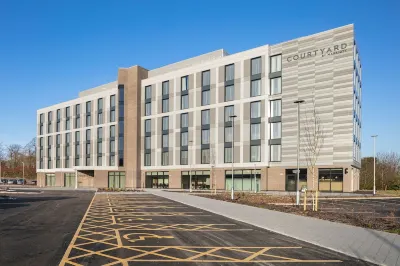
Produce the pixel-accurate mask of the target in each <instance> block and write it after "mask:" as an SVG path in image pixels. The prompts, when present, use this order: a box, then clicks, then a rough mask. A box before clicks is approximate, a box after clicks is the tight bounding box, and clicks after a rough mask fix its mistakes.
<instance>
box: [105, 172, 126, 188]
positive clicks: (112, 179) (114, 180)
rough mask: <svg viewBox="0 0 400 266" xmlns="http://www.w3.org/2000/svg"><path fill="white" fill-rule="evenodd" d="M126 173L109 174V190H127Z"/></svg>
mask: <svg viewBox="0 0 400 266" xmlns="http://www.w3.org/2000/svg"><path fill="white" fill-rule="evenodd" d="M125 179H126V178H125V172H108V187H109V188H125V181H126V180H125Z"/></svg>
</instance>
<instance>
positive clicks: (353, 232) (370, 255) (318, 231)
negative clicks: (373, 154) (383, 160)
mask: <svg viewBox="0 0 400 266" xmlns="http://www.w3.org/2000/svg"><path fill="white" fill-rule="evenodd" d="M152 193H153V194H155V195H159V196H162V197H165V198H168V199H171V200H175V201H178V202H181V203H184V204H187V205H191V206H193V207H197V208H200V209H204V210H207V211H210V212H214V213H217V214H220V215H223V216H226V217H229V218H232V219H235V220H238V221H241V222H245V223H249V224H252V225H255V226H258V227H260V228H264V229H268V230H270V231H273V232H276V233H279V234H283V235H286V236H290V237H293V238H296V239H299V240H303V241H306V242H309V243H312V244H316V245H319V246H322V247H325V248H328V249H332V250H335V251H338V252H341V253H344V254H347V255H350V256H353V257H356V258H360V259H362V260H366V261H370V262H374V263H377V264H380V265H390V266H393V265H400V236H399V235H396V234H390V233H385V232H380V231H376V230H371V229H365V228H361V227H355V226H350V225H346V224H341V223H334V222H329V221H324V220H320V219H315V218H310V217H304V216H298V215H293V214H288V213H282V212H277V211H271V210H266V209H261V208H256V207H251V206H246V205H239V204H236V203H230V202H225V201H219V200H213V199H208V198H203V197H197V196H192V195H188V194H186V193H175V192H167V191H160V190H153V191H152Z"/></svg>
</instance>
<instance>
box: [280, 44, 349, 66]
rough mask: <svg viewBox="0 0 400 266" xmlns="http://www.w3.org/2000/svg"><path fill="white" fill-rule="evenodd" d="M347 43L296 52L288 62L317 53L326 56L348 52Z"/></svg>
mask: <svg viewBox="0 0 400 266" xmlns="http://www.w3.org/2000/svg"><path fill="white" fill-rule="evenodd" d="M347 50H348V49H347V43H342V44H340V45H334V46H332V47H328V48H326V47H325V48H322V49H316V50H313V51H310V52H304V53H300V54H296V55H293V56H289V57H288V58H287V61H288V62H292V61H297V60H300V59H305V58H310V57H316V56H317V55H319V56H321V57H325V56H328V55H335V54H341V53H345V52H347Z"/></svg>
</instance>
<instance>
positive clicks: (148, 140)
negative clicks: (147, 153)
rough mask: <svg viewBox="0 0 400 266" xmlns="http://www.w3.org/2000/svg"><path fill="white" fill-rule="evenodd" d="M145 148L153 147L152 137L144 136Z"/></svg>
mask: <svg viewBox="0 0 400 266" xmlns="http://www.w3.org/2000/svg"><path fill="white" fill-rule="evenodd" d="M144 148H145V149H146V150H150V149H151V137H145V138H144Z"/></svg>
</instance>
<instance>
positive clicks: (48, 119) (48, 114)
mask: <svg viewBox="0 0 400 266" xmlns="http://www.w3.org/2000/svg"><path fill="white" fill-rule="evenodd" d="M52 120H53V112H48V113H47V133H52V132H53V131H52V124H51V121H52Z"/></svg>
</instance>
